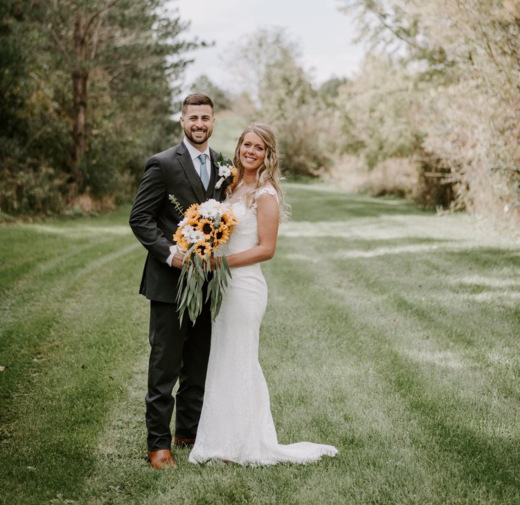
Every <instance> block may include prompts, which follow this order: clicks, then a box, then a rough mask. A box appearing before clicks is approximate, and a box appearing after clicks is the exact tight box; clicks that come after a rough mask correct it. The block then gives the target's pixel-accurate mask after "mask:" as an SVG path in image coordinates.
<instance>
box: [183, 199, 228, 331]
mask: <svg viewBox="0 0 520 505" xmlns="http://www.w3.org/2000/svg"><path fill="white" fill-rule="evenodd" d="M236 223H237V220H236V219H235V215H234V213H233V209H232V207H231V206H230V205H226V204H224V203H221V202H218V201H217V200H213V199H211V200H207V201H205V202H204V203H200V204H193V205H192V206H191V207H190V208H189V209H188V210H187V211H186V212H185V213H184V219H183V220H182V221H181V222H180V223H179V227H178V228H177V231H176V232H175V234H174V236H173V240H175V242H176V243H177V247H178V248H179V249H180V250H181V251H183V252H184V263H183V267H182V270H181V275H180V278H179V284H178V288H177V305H178V310H179V313H180V320H181V323H182V319H183V317H184V313H185V312H186V310H187V311H188V316H189V318H190V320H191V321H192V322H193V323H195V320H196V319H197V316H198V315H199V314H200V313H201V311H202V306H203V293H202V288H203V285H204V283H205V282H206V281H209V283H208V291H207V294H206V300H205V301H207V300H208V299H211V318H212V319H215V318H216V317H217V314H218V313H219V310H220V306H221V304H222V292H223V290H224V288H225V287H226V286H227V279H228V276H229V277H230V276H231V271H230V269H229V265H228V262H227V260H226V257H225V256H222V257H221V258H220V261H217V259H216V255H215V253H216V251H217V249H218V248H219V247H220V246H221V245H222V244H225V243H226V242H227V241H228V240H229V236H230V235H231V232H232V231H233V227H234V226H235V224H236ZM212 264H213V270H212ZM211 274H212V275H211Z"/></svg>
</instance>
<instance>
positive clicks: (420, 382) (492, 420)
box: [299, 241, 520, 503]
mask: <svg viewBox="0 0 520 505" xmlns="http://www.w3.org/2000/svg"><path fill="white" fill-rule="evenodd" d="M335 245H336V247H340V246H341V247H343V248H346V249H348V248H349V247H350V244H349V243H348V242H345V243H344V244H341V245H340V244H335ZM313 246H314V247H313V248H312V249H313V250H312V252H309V251H307V252H305V247H304V248H303V249H304V251H303V252H304V253H305V254H306V256H307V257H308V258H313V257H316V254H317V253H319V244H318V243H317V242H316V241H314V242H313ZM357 246H358V247H359V244H357ZM368 247H369V248H370V246H368ZM483 249H484V259H482V258H481V257H480V256H479V251H476V253H474V254H476V257H477V261H476V263H477V264H478V268H479V270H480V271H481V270H482V266H484V265H487V266H488V267H489V266H497V267H498V268H499V272H500V273H502V272H503V270H504V268H505V266H508V267H511V266H514V265H511V264H510V262H511V260H512V259H513V258H516V255H514V254H511V251H510V250H507V249H506V250H496V251H494V252H495V255H494V261H493V262H489V261H488V258H489V255H488V249H487V248H485V247H483ZM299 254H300V256H301V257H304V255H303V254H302V250H301V249H300V250H299ZM497 254H498V255H499V256H498V258H497ZM323 259H324V262H326V261H327V257H326V255H325V257H324V258H323ZM427 259H428V257H426V258H424V257H412V258H409V259H408V260H407V258H406V257H405V258H400V259H399V261H398V264H397V265H396V264H395V263H396V262H395V261H392V258H390V259H388V258H385V259H384V261H383V262H378V261H374V260H371V261H350V262H348V263H347V264H345V263H343V264H339V263H338V264H337V265H336V268H335V269H334V271H333V272H331V271H330V269H328V268H322V269H320V273H318V272H316V271H315V275H314V282H315V283H318V284H321V285H322V286H323V293H321V294H319V295H318V294H316V295H315V299H316V300H319V299H327V295H328V293H327V291H332V292H333V293H334V294H335V295H336V296H340V297H342V298H343V299H344V300H345V305H344V307H345V310H346V311H349V312H350V313H352V314H353V315H354V317H355V316H356V314H359V315H360V316H361V319H362V321H363V322H364V324H365V325H368V327H367V328H366V329H365V331H364V333H365V335H367V336H368V338H370V341H366V345H367V349H369V348H372V349H373V355H374V356H373V358H372V359H370V360H367V359H366V358H365V362H366V363H367V364H368V363H370V362H372V363H373V365H374V366H375V368H376V369H380V370H382V371H383V373H384V374H385V375H387V377H388V378H387V380H388V381H389V383H392V382H393V383H394V384H395V386H396V389H397V391H398V392H399V395H400V396H401V397H403V399H407V401H409V402H410V406H411V408H412V409H414V410H415V409H417V410H418V413H419V414H422V415H423V416H424V418H425V419H424V420H426V421H428V419H429V418H430V417H433V422H432V423H428V422H427V423H423V424H429V426H428V429H429V430H430V431H432V432H434V433H436V434H437V435H440V436H439V442H440V443H439V446H440V447H442V448H443V450H446V451H447V452H448V453H449V454H448V457H449V458H451V459H453V457H454V456H459V458H458V459H459V460H460V464H461V468H463V469H464V473H465V474H468V477H469V478H470V479H471V478H472V479H473V480H474V483H471V482H469V483H468V485H467V488H468V490H474V492H475V495H476V496H475V497H474V498H472V500H473V503H477V502H479V503H480V501H479V500H483V502H484V503H488V501H487V500H491V502H497V503H498V502H500V503H515V500H518V477H517V475H518V472H517V470H518V468H519V466H520V462H519V460H518V458H519V453H518V433H519V429H518V428H519V427H518V402H517V396H516V395H514V396H512V397H509V398H507V397H506V398H503V397H502V396H501V400H502V402H500V405H497V403H498V402H497V401H496V393H497V387H496V380H495V377H493V376H491V375H489V373H488V372H489V363H488V360H487V359H486V360H484V363H482V362H481V363H480V367H479V368H480V370H478V371H475V367H476V366H477V365H476V356H475V355H474V354H475V353H473V355H472V356H471V359H470V360H467V359H466V360H465V359H464V358H463V357H461V358H460V359H457V354H458V353H457V352H453V351H451V355H452V358H451V359H450V360H447V361H446V362H445V363H442V360H439V359H438V358H439V356H440V357H442V356H443V354H442V353H444V352H446V348H448V349H452V348H453V347H454V346H455V347H456V346H459V347H460V342H458V341H459V340H463V341H465V342H464V344H466V345H463V348H464V347H467V344H468V341H469V342H470V343H471V347H472V348H475V347H477V346H478V345H481V346H483V342H482V341H477V342H476V343H475V342H473V341H472V340H471V336H472V334H473V333H475V331H476V330H477V329H478V328H480V329H481V333H482V334H483V335H479V336H485V337H489V335H493V336H496V338H495V339H494V341H495V344H496V343H497V342H498V344H499V345H500V348H501V349H502V350H503V349H504V341H507V342H508V343H509V346H510V347H509V350H508V351H509V352H506V353H505V354H506V355H507V354H508V353H509V354H511V355H512V354H513V353H514V352H516V353H517V351H518V344H517V341H516V338H514V336H515V335H517V334H518V320H517V319H516V318H515V313H516V310H515V309H514V308H512V309H511V310H510V311H509V313H508V314H505V315H506V317H505V319H506V321H505V322H504V325H503V327H504V328H505V329H506V331H505V333H504V334H500V333H498V334H497V333H496V330H495V331H493V330H494V328H493V319H491V320H486V318H485V317H483V318H479V317H477V322H475V316H476V315H477V314H479V315H480V312H477V311H475V307H473V310H474V312H475V314H473V319H469V320H468V321H467V323H468V324H467V326H466V325H465V319H464V318H463V319H462V320H460V319H459V318H458V316H460V314H458V313H457V309H460V304H459V306H458V307H457V305H456V304H455V307H456V309H455V310H454V311H453V312H454V313H451V314H450V313H449V311H448V310H447V309H446V310H444V311H442V312H440V313H438V315H437V317H434V318H433V319H432V318H431V317H430V318H421V317H420V316H421V314H418V313H417V310H413V309H414V303H413V301H415V302H417V297H416V298H415V299H414V296H413V295H412V296H409V298H410V299H413V301H410V302H409V303H407V304H405V305H404V306H403V304H402V303H400V302H402V301H403V300H404V299H405V297H406V296H407V294H409V293H410V287H412V286H411V285H408V286H402V284H403V283H400V284H399V283H396V282H392V275H393V273H394V272H399V273H401V274H402V273H403V271H408V272H407V273H411V272H410V271H413V270H414V266H415V265H423V264H424V262H425V260H426V261H427ZM470 259H471V256H470ZM467 260H468V258H466V263H468V261H467ZM444 261H445V262H447V263H448V264H449V262H450V258H449V257H448V258H444ZM470 264H471V262H470ZM504 264H505V265H504ZM396 267H398V268H396ZM469 268H470V269H471V266H470V267H469ZM492 273H493V272H492ZM345 278H347V279H349V281H350V282H349V285H348V287H345V286H341V279H345ZM378 279H379V280H378ZM353 280H354V282H353ZM409 280H411V283H410V284H413V283H414V282H419V284H420V283H421V282H423V283H425V284H426V285H425V288H426V291H425V292H426V293H428V292H429V291H428V288H429V287H430V286H428V284H429V283H431V284H432V285H433V284H437V283H442V282H443V281H444V280H445V279H443V278H442V277H439V275H438V269H432V270H431V272H429V275H425V276H423V277H422V276H412V277H411V279H410V278H409ZM499 280H500V279H499ZM338 283H339V284H340V287H341V288H340V289H338ZM403 287H404V289H403ZM331 288H332V289H331ZM403 294H404V296H403ZM349 295H350V296H349ZM420 298H421V302H422V301H423V300H428V298H427V296H426V297H424V296H421V297H420ZM328 299H329V303H334V301H333V297H331V296H328ZM360 299H361V300H362V302H361V303H360V301H359V300H360ZM450 301H451V302H452V303H453V300H450ZM364 302H365V303H364ZM432 302H433V303H432ZM429 304H430V312H433V313H435V300H432V299H430V300H429ZM363 305H364V306H363ZM448 307H449V304H448ZM432 309H433V310H432ZM497 309H503V308H500V307H488V310H487V312H488V314H487V315H489V312H491V313H492V312H493V311H494V310H497ZM468 312H470V313H468V314H466V313H465V314H463V315H464V316H469V317H471V316H472V314H471V311H468ZM501 312H502V313H503V310H501ZM502 315H504V314H502ZM392 316H393V317H392ZM396 322H398V323H399V324H397V325H396V324H394V323H396ZM403 323H404V326H405V327H403ZM407 323H409V324H407ZM370 325H372V326H375V328H370ZM378 326H379V327H378ZM406 326H409V328H406ZM421 333H422V335H421ZM467 333H469V337H468V335H467ZM403 337H404V339H403ZM421 339H422V340H423V342H422V343H421ZM436 339H438V340H439V342H438V343H437V342H436ZM403 340H404V342H403ZM489 340H490V339H489V338H488V341H489ZM491 340H493V339H491ZM425 342H427V345H425ZM396 347H397V349H395V348H396ZM421 347H426V351H427V352H424V349H422V351H423V354H424V355H426V356H428V354H430V360H429V361H430V362H429V363H428V362H426V363H425V362H424V360H420V362H419V363H417V360H416V359H410V356H412V358H413V357H415V356H414V353H415V351H416V350H417V348H419V349H418V350H419V351H421ZM483 347H485V346H483ZM462 350H463V349H459V351H462ZM403 351H404V353H403ZM449 352H450V351H448V354H449ZM436 353H437V354H436ZM403 354H404V355H403ZM479 354H481V353H479ZM419 355H420V354H419ZM516 355H518V354H516ZM453 356H454V358H453ZM436 358H437V359H436ZM389 361H390V362H393V366H389V365H388V362H389ZM465 361H469V365H467V364H466V363H465ZM453 363H455V366H456V368H459V365H460V367H461V368H462V370H461V371H460V372H459V371H456V372H458V373H452V374H451V377H450V379H451V381H452V382H451V384H450V381H449V380H447V379H446V378H445V375H446V372H448V374H449V372H452V370H450V365H452V364H453ZM439 365H440V368H439ZM443 365H445V366H443ZM446 366H447V368H446ZM406 372H408V373H406ZM439 377H441V384H435V381H436V380H439ZM461 379H462V381H461ZM512 379H514V377H513V376H511V375H510V376H509V380H510V381H511V380H512ZM457 381H458V382H457ZM412 386H413V394H412V391H410V390H411V389H412ZM436 386H437V387H436ZM439 386H440V387H439ZM461 387H462V388H463V389H462V391H461V392H460V395H457V396H455V398H451V397H450V393H453V392H454V391H456V390H457V389H458V388H461ZM464 387H465V388H466V389H465V390H464ZM471 388H473V390H471ZM401 390H402V391H401ZM509 390H510V388H509ZM436 393H437V394H438V395H439V393H440V398H436V397H435V395H436ZM467 395H469V398H465V396H467ZM464 400H466V401H464ZM461 403H462V405H461ZM487 404H493V405H494V407H493V408H492V409H491V408H490V409H489V410H488V409H487V408H486V407H487ZM484 412H486V414H487V417H484V419H482V414H483V413H484ZM504 415H505V418H504ZM435 417H437V418H438V419H435ZM475 417H477V418H479V419H480V422H481V425H480V426H479V427H477V429H476V430H475V423H474V418H475ZM435 421H439V423H438V424H437V425H436V424H435ZM465 426H468V427H469V429H461V427H465ZM497 426H498V427H499V428H498V430H497V428H496V427H497ZM500 427H502V429H501V428H500ZM503 428H505V429H503ZM472 429H473V430H475V431H476V432H475V433H471V431H472ZM450 430H451V431H450ZM482 431H484V433H482ZM490 433H491V434H490ZM497 433H498V436H497ZM486 439H487V440H486ZM495 440H496V443H495ZM450 451H451V452H450ZM454 453H455V454H454ZM475 460H476V462H475ZM446 462H447V461H446ZM468 463H470V464H469V465H468ZM446 468H447V469H450V470H453V468H450V465H447V466H446ZM462 477H463V478H464V476H462ZM482 481H484V486H482V487H483V489H479V484H480V483H481V482H482ZM472 484H474V485H472ZM486 484H493V485H492V486H489V487H488V486H486ZM463 487H464V486H463ZM466 492H467V491H466ZM486 495H487V496H486ZM504 500H505V501H504ZM441 503H442V501H441Z"/></svg>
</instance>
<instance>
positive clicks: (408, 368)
mask: <svg viewBox="0 0 520 505" xmlns="http://www.w3.org/2000/svg"><path fill="white" fill-rule="evenodd" d="M286 189H287V192H288V196H289V199H290V202H291V203H292V206H293V219H292V220H291V221H290V222H288V223H287V224H285V225H283V227H282V229H281V232H280V239H279V247H278V250H277V253H276V256H275V258H274V259H273V260H272V261H271V262H269V263H267V264H265V265H264V267H263V270H264V273H265V275H266V278H267V282H268V285H269V290H270V295H269V296H270V299H269V307H268V311H267V314H266V318H265V320H264V324H263V327H262V335H261V353H260V359H261V363H262V366H263V369H264V373H265V375H266V378H267V382H268V384H269V387H270V393H271V404H272V410H273V415H274V418H275V423H276V426H277V430H278V437H279V440H280V442H282V443H290V442H296V441H300V440H309V441H314V442H322V443H328V444H334V445H336V446H337V447H338V448H339V450H340V453H339V455H338V456H337V457H336V458H326V459H324V460H322V461H321V462H319V463H316V464H311V465H305V466H298V465H280V466H276V467H269V468H242V467H239V466H235V465H229V466H225V465H224V466H195V465H191V464H190V463H188V461H187V458H188V454H189V451H188V450H181V451H177V452H176V457H177V459H178V461H179V469H178V470H176V471H175V470H166V471H160V472H158V471H153V470H151V469H150V468H149V466H148V464H147V462H146V461H145V459H144V455H145V451H146V445H145V437H146V433H145V426H144V394H145V387H146V363H147V353H148V336H147V327H148V306H147V302H146V300H145V299H144V298H142V297H140V296H138V294H137V290H138V285H139V279H140V275H141V269H142V265H143V261H144V256H145V252H144V249H143V248H142V247H141V246H140V245H139V244H138V243H137V241H136V239H135V238H134V237H133V236H132V235H131V233H130V230H129V228H128V226H127V219H128V214H129V208H122V209H120V210H118V211H117V212H114V213H113V214H111V215H109V216H104V217H98V218H77V219H53V220H49V221H47V222H44V223H35V224H9V225H1V226H0V275H1V277H0V279H1V281H0V311H1V312H0V314H1V322H0V349H1V352H0V366H2V367H5V369H3V371H1V372H0V397H1V409H0V420H1V433H0V436H1V440H0V444H1V445H0V447H1V458H0V472H1V473H0V490H1V491H0V501H1V503H5V504H9V505H18V504H19V505H42V504H61V503H69V504H92V505H93V504H121V505H123V504H124V505H130V504H135V505H137V504H139V505H152V504H154V505H166V504H168V505H169V504H176V505H180V504H186V505H188V504H189V505H219V504H222V505H228V504H266V505H267V504H284V505H292V504H294V505H300V504H309V505H310V504H313V505H316V504H319V505H323V504H348V505H358V504H359V505H361V504H363V505H365V504H366V505H369V504H370V505H393V504H395V505H406V504H414V505H415V504H417V505H433V504H435V505H448V504H453V505H455V504H467V505H479V504H496V505H518V503H520V402H519V400H520V352H519V351H520V343H519V336H520V308H519V307H520V274H519V272H520V249H519V246H518V244H515V243H514V242H513V241H512V240H507V239H503V238H500V237H499V236H498V235H495V234H494V233H492V232H489V231H486V230H485V229H484V228H481V227H480V225H479V224H478V222H476V221H475V220H473V219H472V218H470V217H468V216H466V215H464V214H456V215H446V216H436V215H434V214H431V213H427V212H423V211H420V210H418V209H417V208H416V207H415V206H414V205H413V204H410V203H407V202H404V201H401V200H385V199H373V198H368V197H364V196H359V195H348V194H344V193H340V192H337V191H335V190H333V189H330V188H326V187H321V186H308V185H296V184H292V185H288V186H287V187H286Z"/></svg>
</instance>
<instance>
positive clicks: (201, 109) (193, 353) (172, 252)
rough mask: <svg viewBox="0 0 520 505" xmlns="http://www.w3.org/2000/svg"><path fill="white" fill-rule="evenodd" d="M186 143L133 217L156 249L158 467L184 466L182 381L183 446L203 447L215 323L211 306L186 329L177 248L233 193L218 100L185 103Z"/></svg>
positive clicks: (163, 165) (159, 170)
mask: <svg viewBox="0 0 520 505" xmlns="http://www.w3.org/2000/svg"><path fill="white" fill-rule="evenodd" d="M180 121H181V126H182V128H183V130H184V139H183V140H182V142H181V143H180V144H178V145H177V146H175V147H172V148H171V149H168V150H167V151H164V152H162V153H159V154H156V155H154V156H152V157H151V158H150V159H149V160H148V161H147V162H146V165H145V172H144V176H143V179H142V181H141V185H140V187H139V191H138V192H137V196H136V197H135V201H134V204H133V207H132V212H131V214H130V226H131V228H132V230H133V232H134V234H135V236H136V237H137V239H138V240H139V241H140V242H141V244H143V246H144V247H145V248H146V249H147V250H148V256H147V258H146V263H145V266H144V272H143V277H142V280H141V288H140V291H139V292H140V293H141V294H143V295H145V296H146V297H147V298H148V299H149V300H150V334H149V335H150V346H151V352H150V360H149V365H148V393H147V395H146V426H147V429H148V457H149V459H150V463H151V465H152V467H153V468H162V467H164V466H174V467H175V466H176V463H175V459H174V458H173V456H172V453H171V443H172V435H171V431H170V422H171V418H172V413H173V408H174V404H175V400H174V398H173V397H172V390H173V387H174V386H175V384H176V382H177V380H178V381H179V389H178V391H177V395H176V400H177V411H176V412H177V413H176V420H175V437H174V439H173V444H174V445H175V446H176V447H182V446H190V445H193V443H194V441H195V436H196V434H197V426H198V423H199V418H200V412H201V409H202V400H203V396H204V383H205V379H206V369H207V364H208V358H209V349H210V338H211V317H210V311H209V305H206V306H205V307H204V308H203V310H202V313H201V315H200V316H199V318H198V319H197V321H196V323H195V325H192V324H191V323H190V322H189V318H187V317H185V318H184V319H183V322H182V325H180V323H179V317H178V312H177V305H176V303H175V299H176V295H177V281H178V279H179V274H180V268H182V254H181V253H180V252H179V251H177V248H176V246H175V244H174V242H173V234H174V233H175V231H176V229H177V226H178V224H179V221H180V220H181V219H182V218H183V216H182V214H181V213H180V209H179V206H178V205H175V204H174V203H173V202H172V200H174V201H175V202H177V203H178V204H180V206H181V208H182V209H183V210H184V211H185V210H186V209H188V207H189V206H190V205H192V204H193V203H200V202H203V201H204V200H207V199H208V198H215V199H217V200H220V199H222V198H223V197H224V194H225V188H223V187H220V188H219V189H215V182H216V179H217V166H216V162H217V154H216V153H215V151H213V150H212V149H210V148H209V146H208V139H209V138H210V137H211V133H212V132H213V126H214V124H215V117H214V115H213V102H212V101H211V99H210V98H209V97H207V96H206V95H202V94H192V95H189V96H187V97H186V98H185V100H184V102H183V105H182V115H181V118H180Z"/></svg>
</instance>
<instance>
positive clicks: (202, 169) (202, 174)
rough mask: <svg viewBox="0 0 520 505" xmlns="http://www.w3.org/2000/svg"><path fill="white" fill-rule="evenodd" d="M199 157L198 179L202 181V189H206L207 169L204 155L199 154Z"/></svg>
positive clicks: (207, 181)
mask: <svg viewBox="0 0 520 505" xmlns="http://www.w3.org/2000/svg"><path fill="white" fill-rule="evenodd" d="M199 159H200V180H201V181H202V185H203V186H204V189H208V184H209V175H208V171H207V169H206V155H205V154H201V155H200V156H199Z"/></svg>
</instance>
